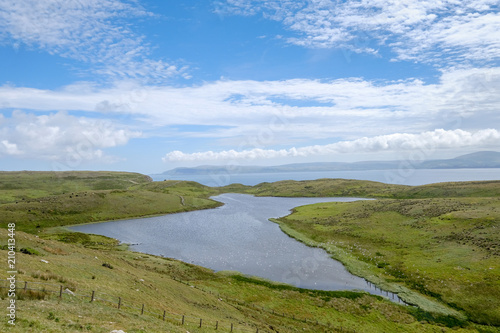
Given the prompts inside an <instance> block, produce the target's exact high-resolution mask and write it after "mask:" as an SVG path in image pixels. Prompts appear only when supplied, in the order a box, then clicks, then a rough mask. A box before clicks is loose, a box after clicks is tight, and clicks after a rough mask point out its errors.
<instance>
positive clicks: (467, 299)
mask: <svg viewBox="0 0 500 333" xmlns="http://www.w3.org/2000/svg"><path fill="white" fill-rule="evenodd" d="M499 208H500V198H498V197H494V198H490V197H485V198H447V199H444V198H434V199H407V200H378V201H359V202H351V203H323V204H316V205H310V206H303V207H298V208H296V209H295V211H294V213H293V214H291V215H289V216H287V217H283V218H281V219H279V220H278V221H279V223H280V224H282V227H283V229H284V231H285V232H287V233H289V234H291V235H293V236H295V237H296V238H298V239H301V240H302V241H304V242H309V243H310V244H311V245H315V246H319V247H323V248H325V249H326V250H327V251H329V252H330V253H332V254H333V255H334V256H335V257H337V258H339V259H340V260H341V261H343V262H344V263H346V264H347V267H348V268H349V269H351V270H352V271H355V273H356V274H357V275H360V276H364V277H367V278H368V279H370V278H371V279H373V280H376V281H373V282H377V283H380V280H383V281H385V282H386V283H384V284H385V285H386V288H388V289H389V290H394V291H398V290H399V289H400V286H404V287H406V288H408V289H410V290H413V291H418V292H419V293H420V294H422V295H426V296H428V297H429V298H430V299H436V300H438V301H440V302H442V303H444V304H446V305H448V306H449V307H452V308H454V309H455V310H458V311H460V312H462V313H463V314H465V315H466V316H467V317H468V318H469V319H471V320H473V321H475V322H478V323H483V324H488V325H496V326H499V325H500V315H499V313H500V257H499V256H500V246H499V245H500V234H499V232H498V228H500V209H499ZM391 284H392V285H393V286H390V285H391ZM400 294H401V297H402V298H403V299H405V296H406V300H407V301H410V302H414V303H416V304H419V303H420V302H419V301H418V300H417V301H415V300H412V299H411V297H412V294H408V295H405V293H400ZM419 305H421V306H423V307H424V308H425V304H422V303H421V304H419Z"/></svg>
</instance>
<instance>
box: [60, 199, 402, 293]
mask: <svg viewBox="0 0 500 333" xmlns="http://www.w3.org/2000/svg"><path fill="white" fill-rule="evenodd" d="M213 199H214V200H217V201H220V202H223V203H224V205H223V206H221V207H218V208H215V209H208V210H199V211H192V212H186V213H178V214H169V215H164V216H156V217H150V218H141V219H131V220H122V221H113V222H104V223H95V224H86V225H77V226H72V227H70V229H71V230H74V231H79V232H85V233H92V234H99V235H104V236H108V237H112V238H116V239H118V240H120V241H121V242H124V243H128V244H133V245H132V246H131V248H132V250H134V251H139V252H143V253H149V254H153V255H159V256H164V257H169V258H175V259H179V260H182V261H184V262H187V263H193V264H196V265H200V266H203V267H208V268H211V269H213V270H215V271H222V270H232V271H238V272H241V273H244V274H248V275H253V276H259V277H263V278H266V279H269V280H272V281H278V282H284V283H288V284H292V285H295V286H297V287H301V288H308V289H320V290H352V289H359V290H365V291H368V292H370V293H372V294H377V295H383V296H389V298H393V299H396V300H399V299H398V298H397V296H395V295H393V294H391V293H386V292H382V291H380V289H377V288H375V287H373V285H371V284H369V283H367V281H365V280H364V279H362V278H359V277H357V276H354V275H352V274H350V273H349V272H347V270H346V269H345V268H344V266H343V265H342V264H341V263H339V262H337V261H335V260H333V259H331V258H330V256H329V255H328V253H327V252H326V251H324V250H322V249H317V248H311V247H307V246H306V245H304V244H302V243H300V242H298V241H296V240H294V239H293V238H290V237H288V236H287V235H286V234H285V233H283V232H282V231H281V229H280V228H279V226H278V225H277V224H276V223H273V222H271V221H269V220H268V219H269V218H277V217H281V216H285V215H288V214H289V213H290V210H291V209H292V208H293V207H297V206H301V205H307V204H313V203H320V202H332V201H337V202H348V201H355V200H360V199H359V198H275V197H253V196H251V195H247V194H235V193H226V194H222V195H219V196H216V197H213Z"/></svg>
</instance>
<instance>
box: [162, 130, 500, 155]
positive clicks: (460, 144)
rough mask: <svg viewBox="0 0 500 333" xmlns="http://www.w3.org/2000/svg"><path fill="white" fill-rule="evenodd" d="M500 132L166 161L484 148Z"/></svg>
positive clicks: (387, 138)
mask: <svg viewBox="0 0 500 333" xmlns="http://www.w3.org/2000/svg"><path fill="white" fill-rule="evenodd" d="M499 140H500V132H499V131H497V130H495V129H485V130H479V131H476V132H468V131H464V130H449V131H446V130H443V129H437V130H434V131H428V132H423V133H419V134H410V133H395V134H390V135H381V136H375V137H364V138H360V139H356V140H352V141H340V142H336V143H332V144H328V145H315V146H307V147H299V148H295V147H294V148H290V149H281V150H273V149H261V148H255V149H251V150H244V151H235V150H226V151H221V152H213V151H206V152H199V153H183V152H181V151H173V152H170V153H168V154H166V155H165V156H164V157H163V159H162V160H163V161H164V162H191V161H197V162H199V161H221V160H238V159H244V160H254V159H270V158H284V157H310V156H313V157H314V156H319V155H333V154H345V153H353V152H356V153H358V152H380V151H410V150H418V149H421V150H426V151H428V150H434V149H448V148H466V147H467V148H469V147H473V148H481V147H490V146H493V147H497V146H498V143H499Z"/></svg>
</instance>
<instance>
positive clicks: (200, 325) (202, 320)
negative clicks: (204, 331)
mask: <svg viewBox="0 0 500 333" xmlns="http://www.w3.org/2000/svg"><path fill="white" fill-rule="evenodd" d="M202 321H203V319H201V318H200V328H201V323H202Z"/></svg>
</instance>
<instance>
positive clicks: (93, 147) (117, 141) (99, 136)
mask: <svg viewBox="0 0 500 333" xmlns="http://www.w3.org/2000/svg"><path fill="white" fill-rule="evenodd" d="M140 136H141V133H140V132H137V131H132V130H129V129H126V128H119V127H117V126H115V125H114V124H113V123H111V122H110V121H107V120H98V119H89V118H84V117H75V116H70V115H68V114H66V113H63V112H59V113H55V114H49V115H34V114H30V113H24V112H21V111H15V112H14V113H13V114H12V117H11V118H4V119H3V122H2V123H0V156H17V157H25V158H30V157H36V158H40V159H46V160H54V161H55V160H57V161H61V160H62V161H64V160H69V159H72V160H75V159H78V160H81V161H90V160H98V159H101V160H102V159H105V158H108V157H107V156H106V155H105V154H104V151H103V149H105V148H110V147H116V146H121V145H125V144H126V143H127V142H128V141H129V140H130V139H132V138H137V137H140Z"/></svg>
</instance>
